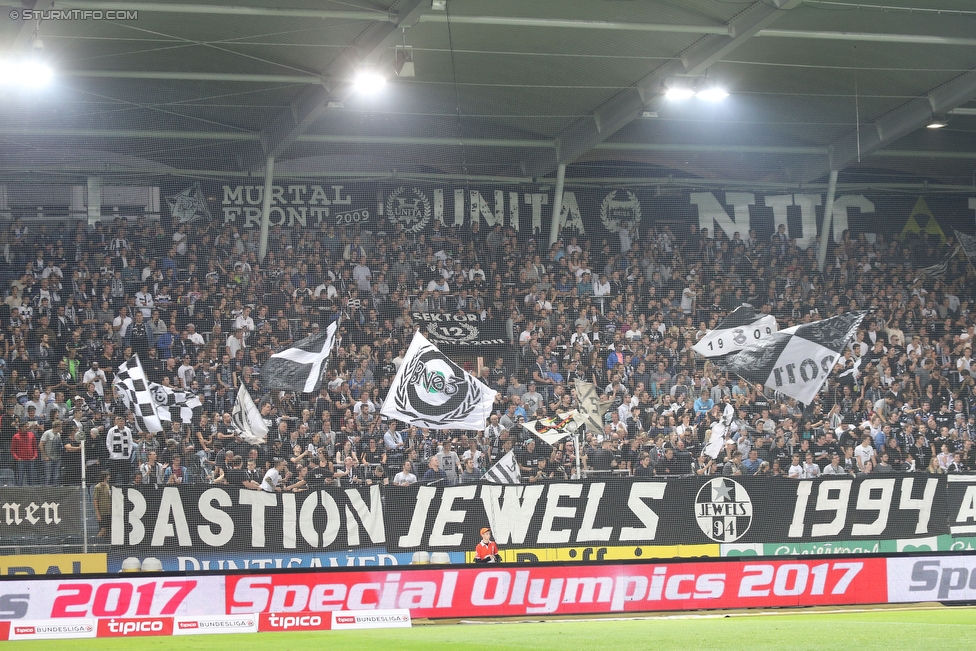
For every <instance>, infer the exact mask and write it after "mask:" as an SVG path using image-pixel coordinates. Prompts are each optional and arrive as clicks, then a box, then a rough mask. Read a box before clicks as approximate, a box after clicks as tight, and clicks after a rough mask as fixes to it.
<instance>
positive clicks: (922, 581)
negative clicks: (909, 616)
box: [888, 556, 976, 603]
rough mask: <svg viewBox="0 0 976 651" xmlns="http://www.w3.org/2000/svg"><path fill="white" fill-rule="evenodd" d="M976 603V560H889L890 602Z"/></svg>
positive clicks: (943, 558)
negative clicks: (973, 601)
mask: <svg viewBox="0 0 976 651" xmlns="http://www.w3.org/2000/svg"><path fill="white" fill-rule="evenodd" d="M973 599H976V556H940V557H935V556H932V557H922V558H918V557H915V558H889V559H888V601H889V602H890V603H908V602H921V601H941V602H945V601H972V600H973Z"/></svg>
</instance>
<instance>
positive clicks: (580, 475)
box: [576, 427, 583, 481]
mask: <svg viewBox="0 0 976 651" xmlns="http://www.w3.org/2000/svg"><path fill="white" fill-rule="evenodd" d="M581 429H583V428H582V427H577V428H576V480H577V481H579V480H581V479H583V471H582V470H581V469H580V453H581V452H582V450H583V437H582V436H581V435H580V433H579V431H580V430H581Z"/></svg>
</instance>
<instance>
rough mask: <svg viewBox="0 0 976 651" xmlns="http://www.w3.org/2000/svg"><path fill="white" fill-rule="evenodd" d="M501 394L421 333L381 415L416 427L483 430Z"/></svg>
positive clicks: (411, 348) (391, 388)
mask: <svg viewBox="0 0 976 651" xmlns="http://www.w3.org/2000/svg"><path fill="white" fill-rule="evenodd" d="M497 394H498V392H497V391H495V390H494V389H491V388H489V387H487V386H486V385H485V384H484V383H483V382H481V381H480V380H479V379H478V378H476V377H475V376H473V375H471V374H470V373H468V372H467V371H465V370H464V369H463V368H461V367H460V366H458V365H457V364H455V363H454V362H452V361H451V360H450V359H448V357H447V356H446V355H445V354H444V353H442V352H441V351H439V350H438V349H437V346H435V345H434V344H432V343H430V342H429V341H427V339H426V338H425V337H424V336H423V335H422V334H420V333H419V332H417V333H415V334H414V336H413V340H412V341H411V342H410V347H409V348H407V354H406V356H405V357H404V358H403V363H402V364H400V368H399V370H397V373H396V376H394V378H393V384H392V385H391V386H390V392H389V393H388V394H387V396H386V401H385V402H384V403H383V408H382V409H381V410H380V413H381V414H383V415H384V416H388V417H390V418H395V419H397V420H399V421H403V422H404V423H407V424H409V425H414V426H416V427H428V428H430V429H471V430H480V429H484V427H485V421H487V420H488V416H490V415H491V410H492V408H493V407H494V404H495V396H496V395H497Z"/></svg>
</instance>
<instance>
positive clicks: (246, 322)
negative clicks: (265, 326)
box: [234, 306, 254, 332]
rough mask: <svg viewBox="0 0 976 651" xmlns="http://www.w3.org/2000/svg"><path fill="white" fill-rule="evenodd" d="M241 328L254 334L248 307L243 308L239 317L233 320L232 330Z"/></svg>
mask: <svg viewBox="0 0 976 651" xmlns="http://www.w3.org/2000/svg"><path fill="white" fill-rule="evenodd" d="M241 328H243V329H245V330H247V331H248V332H254V319H252V318H251V308H250V307H247V306H245V307H244V310H243V311H242V312H241V314H240V316H238V317H237V318H236V319H234V329H235V330H240V329H241Z"/></svg>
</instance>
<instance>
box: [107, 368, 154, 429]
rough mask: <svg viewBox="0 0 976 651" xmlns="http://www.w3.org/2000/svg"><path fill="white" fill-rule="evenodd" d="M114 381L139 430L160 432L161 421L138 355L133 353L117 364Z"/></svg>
mask: <svg viewBox="0 0 976 651" xmlns="http://www.w3.org/2000/svg"><path fill="white" fill-rule="evenodd" d="M115 383H116V385H117V386H118V387H119V388H120V394H121V396H122V400H123V402H125V406H126V409H128V410H129V411H131V412H132V415H133V416H135V420H136V427H138V428H139V431H140V432H162V431H163V423H162V421H161V420H160V418H159V414H158V412H157V410H156V402H155V400H153V394H152V391H150V389H149V382H148V380H147V379H146V372H145V371H143V370H142V364H141V363H140V362H139V356H138V355H133V356H132V357H130V358H129V359H127V360H126V361H124V362H122V364H120V365H119V369H118V372H117V373H116V374H115Z"/></svg>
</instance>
